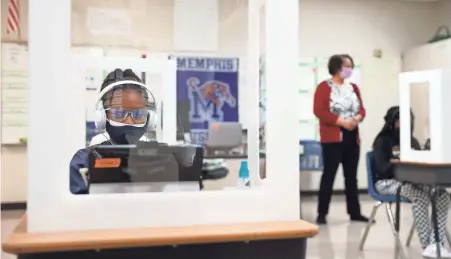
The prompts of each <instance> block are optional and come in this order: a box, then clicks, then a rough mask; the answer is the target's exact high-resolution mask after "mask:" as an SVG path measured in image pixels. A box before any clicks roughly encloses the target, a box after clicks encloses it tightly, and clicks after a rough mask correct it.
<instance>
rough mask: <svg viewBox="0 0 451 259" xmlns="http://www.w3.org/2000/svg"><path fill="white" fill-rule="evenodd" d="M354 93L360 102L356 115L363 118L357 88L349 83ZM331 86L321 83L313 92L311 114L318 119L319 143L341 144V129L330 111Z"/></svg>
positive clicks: (324, 82) (360, 97)
mask: <svg viewBox="0 0 451 259" xmlns="http://www.w3.org/2000/svg"><path fill="white" fill-rule="evenodd" d="M351 85H352V87H353V88H354V92H355V93H356V95H357V98H358V99H359V101H360V111H359V113H358V114H360V115H361V116H362V120H363V118H365V114H366V112H365V108H364V106H363V102H362V96H361V94H360V90H359V87H358V86H357V85H356V84H353V83H351ZM330 92H331V86H330V85H329V82H328V81H323V82H321V83H320V84H319V85H318V87H317V88H316V91H315V97H314V99H313V113H314V114H315V116H316V117H317V118H318V119H319V135H320V139H321V143H334V142H341V140H342V139H341V129H340V127H339V126H338V125H337V120H338V115H336V114H334V113H332V112H331V111H330ZM357 143H360V134H359V131H358V128H357Z"/></svg>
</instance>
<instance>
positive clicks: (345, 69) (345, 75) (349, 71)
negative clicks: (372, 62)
mask: <svg viewBox="0 0 451 259" xmlns="http://www.w3.org/2000/svg"><path fill="white" fill-rule="evenodd" d="M352 72H353V69H352V68H350V67H343V69H342V70H341V72H340V77H341V78H343V79H348V78H350V77H351V75H352Z"/></svg>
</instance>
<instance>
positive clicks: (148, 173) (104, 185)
mask: <svg viewBox="0 0 451 259" xmlns="http://www.w3.org/2000/svg"><path fill="white" fill-rule="evenodd" d="M202 160H203V151H202V149H201V148H198V147H196V146H168V145H165V144H160V143H157V142H143V143H138V145H115V146H96V147H93V148H92V149H91V151H90V154H89V168H88V187H89V193H122V192H159V191H167V190H174V191H180V190H185V189H187V188H186V186H190V187H189V188H188V189H189V190H194V189H196V190H199V188H200V187H199V186H200V184H199V181H200V179H201V174H202Z"/></svg>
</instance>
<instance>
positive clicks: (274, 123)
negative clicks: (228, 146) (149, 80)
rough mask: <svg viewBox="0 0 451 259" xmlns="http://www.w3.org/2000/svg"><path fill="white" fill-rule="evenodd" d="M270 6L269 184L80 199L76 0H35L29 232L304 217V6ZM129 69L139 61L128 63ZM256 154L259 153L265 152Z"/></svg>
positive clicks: (274, 0)
mask: <svg viewBox="0 0 451 259" xmlns="http://www.w3.org/2000/svg"><path fill="white" fill-rule="evenodd" d="M266 4H267V5H266V8H267V12H266V26H267V28H266V31H267V39H266V42H267V50H266V54H267V83H268V88H267V89H268V100H267V103H268V107H269V109H268V111H267V122H268V123H267V136H266V137H267V139H266V141H267V151H266V152H267V172H268V179H266V180H265V184H264V185H263V186H261V187H260V188H252V189H251V190H227V191H215V192H213V191H211V192H184V193H130V194H107V195H101V194H99V195H72V194H70V192H69V160H70V158H71V154H73V153H74V152H75V150H76V149H77V148H79V147H83V146H84V134H83V132H84V125H85V121H84V117H83V116H82V114H83V113H84V105H83V102H81V101H80V100H81V98H83V95H82V93H83V91H82V90H80V89H78V88H77V87H74V86H73V85H72V84H71V83H70V82H69V81H68V79H69V78H71V77H70V74H71V73H73V71H70V60H71V59H70V43H71V39H70V28H71V26H70V25H71V24H70V22H71V21H70V17H71V12H70V11H71V10H70V9H71V1H70V0H47V1H41V0H30V1H29V49H30V97H29V98H30V106H29V108H30V116H29V146H28V160H29V171H28V188H29V189H28V231H29V232H54V231H69V230H93V229H123V228H138V227H151V226H183V225H199V224H228V223H242V222H261V221H285V220H297V219H299V173H298V163H299V159H298V141H297V132H296V129H297V127H296V125H297V120H296V118H297V116H293V115H292V112H296V111H292V108H293V104H294V103H295V102H296V101H297V100H296V96H297V95H296V93H297V87H296V86H297V57H298V55H297V54H298V41H299V37H298V15H299V3H298V0H284V1H280V0H267V3H266ZM252 8H253V7H252V5H251V8H250V10H251V9H252ZM280 28H283V30H281V29H280ZM134 62H135V61H134ZM149 64H150V63H146V64H145V66H147V67H148V66H149ZM155 64H156V63H155ZM115 65H116V64H115ZM125 65H130V66H132V67H136V66H137V65H136V64H134V63H133V64H132V63H130V64H121V67H123V66H125ZM143 65H144V64H143ZM148 68H149V67H148ZM162 71H169V70H164V69H162ZM167 75H169V72H168V74H167ZM167 75H164V76H167ZM171 83H173V82H171ZM282 86H283V88H282ZM81 88H83V87H81ZM289 111H292V112H289ZM255 115H256V116H255V117H256V118H257V117H258V106H255ZM282 151H283V152H282ZM249 154H252V155H255V156H258V152H257V150H249ZM232 173H233V172H232Z"/></svg>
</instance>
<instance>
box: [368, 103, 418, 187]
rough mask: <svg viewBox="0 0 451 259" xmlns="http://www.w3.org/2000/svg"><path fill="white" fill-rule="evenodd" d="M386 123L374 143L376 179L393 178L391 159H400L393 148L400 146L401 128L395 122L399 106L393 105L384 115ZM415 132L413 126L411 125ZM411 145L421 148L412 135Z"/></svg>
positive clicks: (412, 120)
mask: <svg viewBox="0 0 451 259" xmlns="http://www.w3.org/2000/svg"><path fill="white" fill-rule="evenodd" d="M384 119H385V125H384V127H383V128H382V130H381V131H380V132H379V134H378V135H377V136H376V139H375V140H374V143H373V168H372V169H373V170H374V172H375V181H378V180H383V179H392V178H393V177H394V175H393V165H392V163H391V162H390V160H391V159H399V157H397V156H396V155H395V154H394V153H393V148H395V147H399V146H400V142H399V129H395V127H394V123H395V121H396V120H399V107H398V106H394V107H391V108H390V109H389V110H388V111H387V114H386V115H385V117H384ZM411 122H412V125H413V123H414V117H413V114H411ZM411 130H412V133H413V127H411ZM410 143H411V145H412V148H413V149H421V147H420V144H419V143H418V140H417V139H416V138H414V137H413V136H412V139H411V142H410Z"/></svg>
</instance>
